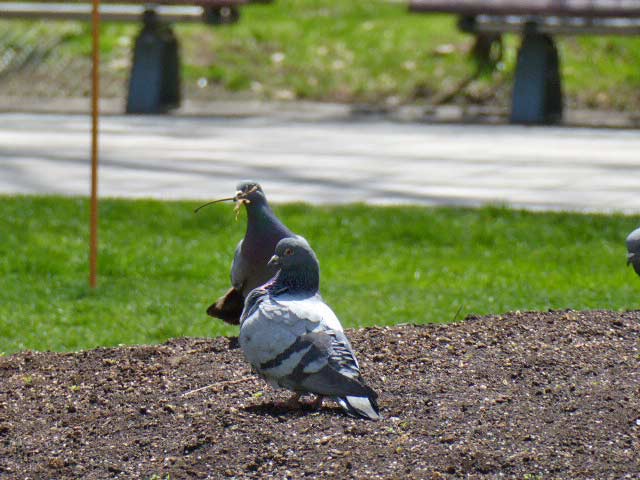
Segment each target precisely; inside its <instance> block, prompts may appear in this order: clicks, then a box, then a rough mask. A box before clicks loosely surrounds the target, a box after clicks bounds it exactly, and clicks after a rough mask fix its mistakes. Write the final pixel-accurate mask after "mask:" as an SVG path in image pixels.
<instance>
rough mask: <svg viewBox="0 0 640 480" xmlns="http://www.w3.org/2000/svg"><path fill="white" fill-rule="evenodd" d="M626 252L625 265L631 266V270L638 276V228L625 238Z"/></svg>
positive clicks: (639, 233)
mask: <svg viewBox="0 0 640 480" xmlns="http://www.w3.org/2000/svg"><path fill="white" fill-rule="evenodd" d="M627 251H628V252H629V253H628V254H627V265H629V264H631V265H633V269H634V270H635V271H636V273H637V274H638V275H640V228H637V229H635V230H634V231H633V232H631V233H630V234H629V236H628V237H627Z"/></svg>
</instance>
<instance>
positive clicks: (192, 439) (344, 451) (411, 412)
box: [0, 311, 640, 479]
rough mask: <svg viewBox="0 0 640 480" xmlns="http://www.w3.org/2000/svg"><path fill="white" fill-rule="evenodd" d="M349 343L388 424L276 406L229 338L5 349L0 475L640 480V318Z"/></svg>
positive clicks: (520, 324) (525, 323) (469, 326)
mask: <svg viewBox="0 0 640 480" xmlns="http://www.w3.org/2000/svg"><path fill="white" fill-rule="evenodd" d="M349 336H350V338H351V340H352V343H353V345H354V348H355V349H356V351H357V354H358V358H359V360H360V363H361V366H362V369H363V374H364V377H365V378H366V380H367V382H368V383H369V384H370V385H371V386H372V387H373V388H374V389H375V390H377V391H378V392H380V398H379V403H380V407H381V412H382V414H383V415H384V419H383V420H382V421H379V422H368V421H363V420H355V419H352V418H349V417H347V416H345V415H344V414H343V413H342V411H341V410H340V409H339V408H338V407H337V406H336V405H335V404H332V403H331V402H327V403H326V405H325V406H324V407H322V408H321V409H320V410H319V411H314V410H312V409H309V408H302V409H299V410H296V411H287V410H282V409H279V408H277V407H275V406H274V401H276V400H283V399H286V398H287V397H288V395H289V394H288V392H274V391H273V390H270V389H269V388H267V387H266V386H265V384H264V383H263V382H262V381H261V380H260V379H259V378H257V377H255V376H253V375H251V373H250V371H249V368H248V365H247V364H246V363H245V362H244V360H243V358H242V353H241V352H240V351H239V350H238V349H237V348H236V346H235V342H234V341H233V340H230V339H227V338H216V339H195V338H190V339H178V340H173V341H170V342H168V343H166V344H163V345H156V346H136V347H121V348H112V349H109V348H99V349H96V350H92V351H86V352H79V353H74V354H59V353H37V352H23V353H19V354H15V355H10V356H6V357H0V477H1V478H5V477H6V478H57V479H66V478H68V479H71V478H83V479H98V478H127V479H128V478H167V477H169V478H171V479H187V478H223V477H230V478H266V477H269V476H272V477H274V478H357V479H360V478H363V479H364V478H366V479H373V478H434V479H447V478H460V477H464V478H576V479H580V478H601V479H605V478H606V479H608V478H611V479H623V478H638V477H639V476H640V455H638V452H639V451H640V312H625V313H619V312H603V311H596V312H575V311H562V312H546V313H538V312H529V313H524V312H523V313H521V312H516V313H514V314H505V315H501V316H489V317H482V318H477V317H474V318H468V319H467V320H466V321H464V322H461V323H458V324H452V325H425V326H409V325H404V326H397V327H384V328H369V329H363V330H353V331H350V332H349Z"/></svg>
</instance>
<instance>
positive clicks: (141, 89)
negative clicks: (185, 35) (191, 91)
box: [127, 10, 180, 113]
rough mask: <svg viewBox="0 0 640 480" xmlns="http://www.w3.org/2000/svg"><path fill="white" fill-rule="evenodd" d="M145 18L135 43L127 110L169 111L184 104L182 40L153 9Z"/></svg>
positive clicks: (144, 111) (145, 111)
mask: <svg viewBox="0 0 640 480" xmlns="http://www.w3.org/2000/svg"><path fill="white" fill-rule="evenodd" d="M143 21H144V24H143V27H142V31H141V32H140V34H139V35H138V37H137V38H136V42H135V47H134V53H133V65H132V66H131V74H130V77H129V93H128V97H127V113H165V112H167V111H168V110H169V109H171V108H175V107H178V106H179V105H180V59H179V55H178V41H177V39H176V37H175V35H174V34H173V31H172V30H171V28H170V27H169V26H168V25H164V24H161V23H160V22H159V21H158V19H157V17H156V15H155V12H153V11H152V10H149V11H147V12H145V14H144V19H143Z"/></svg>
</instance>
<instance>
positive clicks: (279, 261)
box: [269, 237, 320, 293]
mask: <svg viewBox="0 0 640 480" xmlns="http://www.w3.org/2000/svg"><path fill="white" fill-rule="evenodd" d="M269 265H270V266H275V267H276V268H278V269H279V272H278V275H277V277H276V286H287V287H289V288H292V289H293V290H305V291H310V292H312V293H315V292H317V291H318V288H319V286H320V264H319V262H318V257H316V254H315V252H314V251H313V249H312V248H311V246H309V243H308V242H307V241H306V240H305V239H304V238H302V237H289V238H283V239H282V240H280V241H279V242H278V244H277V245H276V251H275V254H274V255H273V257H271V260H269Z"/></svg>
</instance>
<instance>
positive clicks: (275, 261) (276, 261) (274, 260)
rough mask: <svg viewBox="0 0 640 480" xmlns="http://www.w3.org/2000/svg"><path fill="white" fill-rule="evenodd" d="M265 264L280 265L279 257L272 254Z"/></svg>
mask: <svg viewBox="0 0 640 480" xmlns="http://www.w3.org/2000/svg"><path fill="white" fill-rule="evenodd" d="M267 265H269V266H270V267H273V266H274V265H280V257H279V256H278V255H274V256H273V257H271V258H270V259H269V262H268V263H267Z"/></svg>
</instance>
